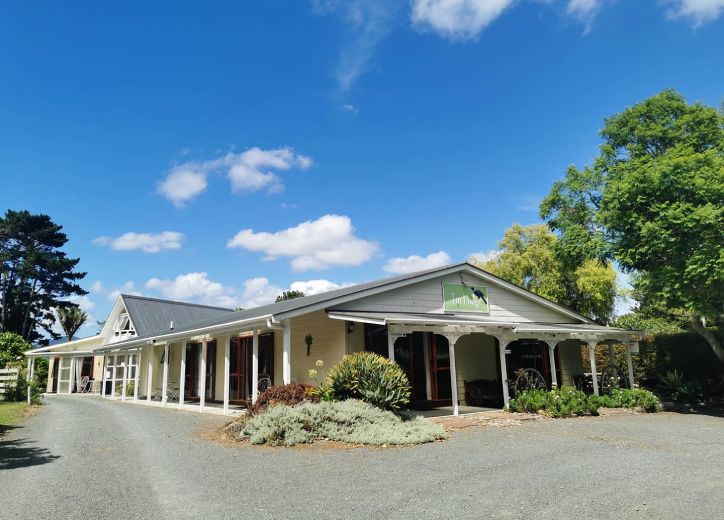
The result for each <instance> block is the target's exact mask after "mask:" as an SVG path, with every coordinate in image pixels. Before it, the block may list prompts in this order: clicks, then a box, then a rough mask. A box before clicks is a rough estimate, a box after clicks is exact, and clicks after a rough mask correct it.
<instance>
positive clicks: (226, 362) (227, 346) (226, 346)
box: [224, 336, 231, 415]
mask: <svg viewBox="0 0 724 520" xmlns="http://www.w3.org/2000/svg"><path fill="white" fill-rule="evenodd" d="M230 350H231V338H230V337H228V336H227V337H226V338H224V415H226V414H227V413H229V351H230Z"/></svg>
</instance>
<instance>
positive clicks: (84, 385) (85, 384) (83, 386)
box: [78, 376, 91, 394]
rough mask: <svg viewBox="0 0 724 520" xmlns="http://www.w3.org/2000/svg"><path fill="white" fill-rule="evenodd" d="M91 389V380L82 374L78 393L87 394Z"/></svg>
mask: <svg viewBox="0 0 724 520" xmlns="http://www.w3.org/2000/svg"><path fill="white" fill-rule="evenodd" d="M90 390H91V381H90V378H89V377H88V376H83V377H82V378H81V379H80V384H79V385H78V393H79V394H87V393H90Z"/></svg>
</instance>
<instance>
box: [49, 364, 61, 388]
mask: <svg viewBox="0 0 724 520" xmlns="http://www.w3.org/2000/svg"><path fill="white" fill-rule="evenodd" d="M58 359H59V358H55V359H53V370H52V372H51V376H50V377H52V378H53V386H52V387H51V390H50V391H51V392H54V393H57V392H58Z"/></svg>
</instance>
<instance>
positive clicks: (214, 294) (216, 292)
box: [146, 272, 238, 307]
mask: <svg viewBox="0 0 724 520" xmlns="http://www.w3.org/2000/svg"><path fill="white" fill-rule="evenodd" d="M146 289H152V290H155V291H159V292H160V293H161V294H162V295H163V296H164V298H168V299H171V300H182V301H187V302H195V303H203V304H206V305H218V306H220V307H234V306H235V305H236V303H237V301H238V298H237V296H236V294H235V291H234V289H233V288H232V287H227V286H225V285H223V284H221V283H219V282H214V281H212V280H210V279H209V275H208V273H204V272H196V273H186V274H180V275H178V276H177V277H176V278H174V279H173V280H170V279H165V280H161V279H159V278H150V279H149V280H148V281H147V282H146Z"/></svg>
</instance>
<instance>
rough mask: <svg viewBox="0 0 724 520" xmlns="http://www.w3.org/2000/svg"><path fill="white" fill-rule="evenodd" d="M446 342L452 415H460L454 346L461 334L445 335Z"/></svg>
mask: <svg viewBox="0 0 724 520" xmlns="http://www.w3.org/2000/svg"><path fill="white" fill-rule="evenodd" d="M444 336H445V337H446V338H447V341H448V349H449V350H448V352H449V354H450V384H451V389H452V392H451V393H452V408H453V415H459V414H460V406H459V400H458V373H457V367H456V366H455V344H456V343H457V342H458V340H459V339H460V337H461V336H462V334H445V335H444Z"/></svg>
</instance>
